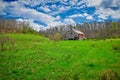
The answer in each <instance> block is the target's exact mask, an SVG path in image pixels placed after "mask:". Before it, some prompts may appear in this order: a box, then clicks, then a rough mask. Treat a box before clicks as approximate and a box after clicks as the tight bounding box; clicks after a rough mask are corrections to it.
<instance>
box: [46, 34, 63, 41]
mask: <svg viewBox="0 0 120 80" xmlns="http://www.w3.org/2000/svg"><path fill="white" fill-rule="evenodd" d="M48 37H49V38H50V39H51V40H54V41H58V40H60V39H61V35H60V34H59V33H54V34H52V35H49V36H48Z"/></svg>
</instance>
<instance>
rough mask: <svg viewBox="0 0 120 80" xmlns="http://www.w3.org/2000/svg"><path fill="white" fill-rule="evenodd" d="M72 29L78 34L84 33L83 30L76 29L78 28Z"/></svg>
mask: <svg viewBox="0 0 120 80" xmlns="http://www.w3.org/2000/svg"><path fill="white" fill-rule="evenodd" d="M72 30H73V31H74V32H76V33H78V34H84V33H83V32H81V31H78V30H76V29H73V28H72Z"/></svg>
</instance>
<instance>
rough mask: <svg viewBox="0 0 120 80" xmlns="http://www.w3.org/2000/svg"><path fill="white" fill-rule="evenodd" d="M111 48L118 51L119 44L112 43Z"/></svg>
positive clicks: (119, 50) (119, 48) (119, 49)
mask: <svg viewBox="0 0 120 80" xmlns="http://www.w3.org/2000/svg"><path fill="white" fill-rule="evenodd" d="M112 49H113V50H114V51H116V52H120V44H116V45H112Z"/></svg>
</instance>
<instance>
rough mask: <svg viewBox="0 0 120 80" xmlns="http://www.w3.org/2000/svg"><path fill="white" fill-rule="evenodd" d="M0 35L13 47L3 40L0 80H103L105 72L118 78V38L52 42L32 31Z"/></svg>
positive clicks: (0, 57)
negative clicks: (7, 39)
mask: <svg viewBox="0 0 120 80" xmlns="http://www.w3.org/2000/svg"><path fill="white" fill-rule="evenodd" d="M0 36H9V37H10V38H9V39H10V40H11V39H12V40H13V42H14V49H11V47H10V44H7V43H6V44H5V48H6V49H5V50H4V51H0V80H8V79H9V80H99V79H101V80H105V79H104V78H105V76H106V75H108V77H111V76H112V77H114V80H119V79H120V39H107V40H105V41H104V40H98V41H95V40H83V41H51V40H49V39H47V38H45V37H42V36H39V35H32V34H4V35H3V34H0ZM111 74H113V75H111ZM115 78H116V79H115Z"/></svg>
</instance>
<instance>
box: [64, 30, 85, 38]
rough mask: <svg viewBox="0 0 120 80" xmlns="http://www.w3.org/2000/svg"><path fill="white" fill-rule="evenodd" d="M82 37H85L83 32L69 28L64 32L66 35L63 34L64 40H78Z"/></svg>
mask: <svg viewBox="0 0 120 80" xmlns="http://www.w3.org/2000/svg"><path fill="white" fill-rule="evenodd" d="M84 38H85V36H84V33H83V32H81V31H78V30H76V29H71V30H70V31H68V32H67V33H66V36H65V39H66V40H78V39H79V40H82V39H84Z"/></svg>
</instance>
